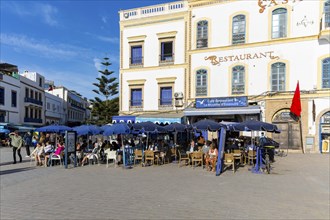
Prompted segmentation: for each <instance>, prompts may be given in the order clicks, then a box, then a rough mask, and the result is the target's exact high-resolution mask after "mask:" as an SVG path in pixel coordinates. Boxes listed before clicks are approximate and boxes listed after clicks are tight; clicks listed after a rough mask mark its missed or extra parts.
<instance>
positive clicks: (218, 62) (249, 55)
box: [204, 51, 280, 66]
mask: <svg viewBox="0 0 330 220" xmlns="http://www.w3.org/2000/svg"><path fill="white" fill-rule="evenodd" d="M262 58H269V59H271V60H278V59H280V57H279V56H275V55H274V51H267V52H260V53H246V54H238V55H230V56H222V57H218V56H215V55H212V56H206V57H204V60H209V61H210V62H211V64H212V65H217V66H220V65H221V63H226V62H239V61H243V60H254V59H262Z"/></svg>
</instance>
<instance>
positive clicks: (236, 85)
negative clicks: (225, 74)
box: [231, 66, 245, 95]
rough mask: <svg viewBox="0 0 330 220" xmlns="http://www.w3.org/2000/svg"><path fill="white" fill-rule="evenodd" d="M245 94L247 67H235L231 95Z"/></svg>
mask: <svg viewBox="0 0 330 220" xmlns="http://www.w3.org/2000/svg"><path fill="white" fill-rule="evenodd" d="M244 93H245V67H244V66H234V67H233V68H232V80H231V94H232V95H237V94H244Z"/></svg>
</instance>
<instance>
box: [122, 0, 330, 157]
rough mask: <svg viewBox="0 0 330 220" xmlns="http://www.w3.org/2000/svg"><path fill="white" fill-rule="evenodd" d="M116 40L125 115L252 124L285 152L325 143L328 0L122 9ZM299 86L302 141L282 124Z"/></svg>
mask: <svg viewBox="0 0 330 220" xmlns="http://www.w3.org/2000/svg"><path fill="white" fill-rule="evenodd" d="M120 35H121V38H120V43H121V47H120V48H121V62H120V65H121V66H120V68H121V70H120V90H121V91H120V114H121V115H122V116H125V115H135V116H137V117H136V120H139V117H142V118H143V119H144V118H146V119H150V118H151V117H156V118H157V119H155V120H157V121H159V122H162V121H166V118H169V117H171V116H172V115H173V118H180V117H181V116H182V115H184V116H185V117H184V118H186V120H187V121H188V122H190V123H193V122H195V121H197V120H199V119H201V118H211V119H214V120H217V121H221V120H227V121H228V120H229V121H244V120H248V119H251V118H255V119H260V120H264V121H266V122H272V123H275V124H277V125H278V126H279V127H280V129H281V130H282V133H281V135H274V136H273V137H274V139H275V140H277V141H279V142H280V143H281V145H282V146H283V147H286V146H289V148H291V149H299V148H300V146H301V141H300V140H301V139H302V141H303V146H304V147H305V149H306V150H308V151H314V152H319V151H322V150H321V148H322V143H325V142H326V141H329V136H330V104H329V103H330V101H329V95H330V90H329V88H330V55H329V41H330V37H329V36H330V1H329V0H315V1H293V0H288V1H280V0H275V1H257V0H256V1H231V0H217V1H215V0H188V1H178V2H173V3H168V4H161V5H153V6H149V7H143V8H137V9H131V10H125V11H120ZM298 81H299V83H300V90H301V104H302V117H301V121H302V136H301V135H300V132H299V130H300V129H299V125H298V123H296V122H294V121H293V120H291V119H290V117H288V113H289V109H290V105H291V100H292V97H293V92H294V90H295V88H296V85H297V82H298ZM176 92H177V93H176ZM181 92H182V94H181ZM175 93H176V96H177V97H182V95H183V99H181V98H179V99H178V98H177V99H176V100H175V101H176V102H177V104H178V108H176V107H175V101H174V98H175V97H174V94H175ZM170 100H171V101H170ZM182 104H183V105H182ZM181 106H182V107H181ZM224 106H225V107H224ZM209 107H212V108H209ZM167 121H170V120H167ZM328 149H329V148H328ZM324 150H326V149H324Z"/></svg>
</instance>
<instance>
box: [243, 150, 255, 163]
mask: <svg viewBox="0 0 330 220" xmlns="http://www.w3.org/2000/svg"><path fill="white" fill-rule="evenodd" d="M256 159H257V152H256V151H255V150H249V151H248V154H247V157H246V160H247V162H248V164H249V165H250V164H251V161H252V164H253V165H254V161H255V160H256ZM245 163H246V162H245Z"/></svg>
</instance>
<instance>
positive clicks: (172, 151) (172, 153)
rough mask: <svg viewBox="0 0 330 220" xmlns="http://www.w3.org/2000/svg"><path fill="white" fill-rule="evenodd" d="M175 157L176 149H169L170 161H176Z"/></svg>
mask: <svg viewBox="0 0 330 220" xmlns="http://www.w3.org/2000/svg"><path fill="white" fill-rule="evenodd" d="M176 157H177V155H176V148H175V147H174V148H171V159H172V160H173V158H174V160H175V159H176Z"/></svg>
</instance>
